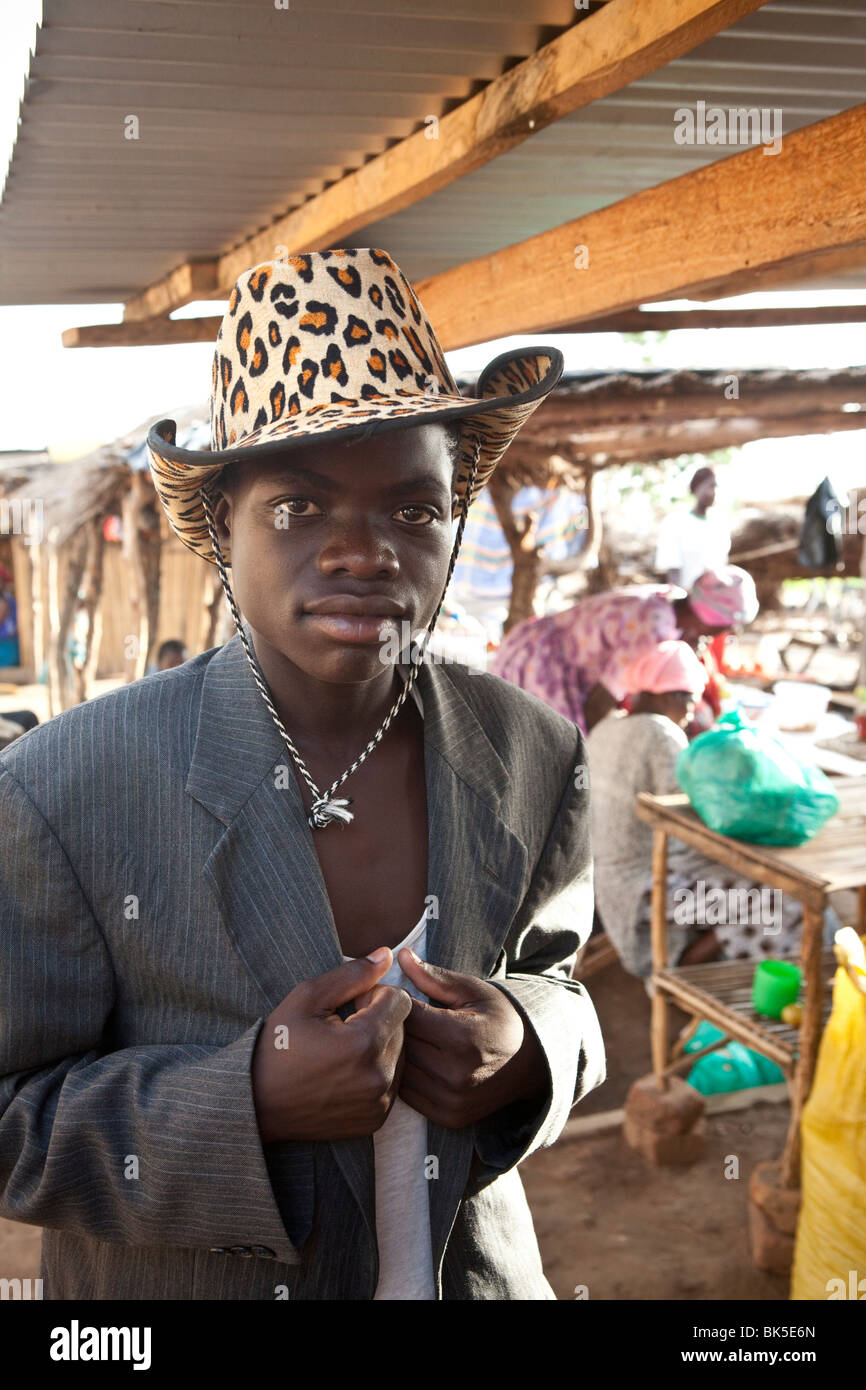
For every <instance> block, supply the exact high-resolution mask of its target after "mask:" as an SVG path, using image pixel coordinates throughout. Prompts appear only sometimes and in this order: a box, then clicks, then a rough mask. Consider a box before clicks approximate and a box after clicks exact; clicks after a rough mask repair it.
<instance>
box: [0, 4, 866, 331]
mask: <svg viewBox="0 0 866 1390" xmlns="http://www.w3.org/2000/svg"><path fill="white" fill-rule="evenodd" d="M289 5H290V8H289V9H286V10H278V9H276V7H275V6H274V5H272V4H270V3H263V2H262V3H260V0H240V2H239V0H176V3H168V2H167V0H45V3H44V19H43V25H42V28H41V30H40V32H39V36H38V41H37V45H36V52H35V57H34V59H33V63H32V68H31V73H30V78H29V80H28V83H27V87H26V92H25V97H24V101H23V103H22V122H21V126H20V128H19V134H18V139H17V142H16V145H15V149H14V152H13V157H12V160H11V163H10V170H9V175H8V179H7V184H6V188H5V192H4V196H3V200H2V204H0V302H3V303H6V304H13V303H82V302H99V301H116V300H120V299H125V298H128V297H130V296H131V295H132V294H134V293H136V292H138V291H140V290H142V289H144V288H145V287H146V286H147V285H149V284H151V283H153V282H154V281H156V280H159V279H161V278H162V277H163V276H164V275H166V274H167V273H168V272H170V271H171V270H173V269H174V268H175V267H176V266H177V265H179V264H181V263H182V262H184V261H186V260H188V259H201V258H207V257H210V256H214V255H217V254H219V253H221V252H223V251H225V250H227V249H229V248H230V247H232V246H234V245H236V244H237V243H238V242H239V241H242V240H243V239H244V238H245V237H247V236H249V235H251V234H252V233H254V232H256V231H258V230H260V229H261V228H263V227H266V226H267V225H268V224H269V223H270V222H271V221H273V219H275V218H276V217H278V216H280V215H281V214H282V213H285V212H287V211H289V210H291V209H292V208H293V207H295V206H297V205H298V204H299V203H301V202H303V201H304V200H305V199H306V198H307V197H308V196H310V195H312V194H314V193H316V192H318V191H319V190H321V189H322V188H323V187H324V186H325V185H326V184H327V183H328V182H330V181H332V180H334V179H337V178H339V177H340V176H341V175H342V174H344V173H346V172H349V171H350V170H351V169H353V168H357V167H359V166H360V165H361V164H363V163H364V162H365V161H366V160H367V159H369V158H370V157H372V156H374V155H375V154H378V153H380V152H381V151H382V150H384V149H385V148H387V147H388V145H389V144H391V143H393V142H395V141H397V140H399V139H402V138H404V137H405V136H406V135H408V134H410V133H411V132H412V131H413V130H415V129H417V128H419V126H421V125H423V122H424V118H425V116H429V115H442V114H444V113H445V112H446V111H447V110H450V109H452V108H453V106H454V105H456V104H459V102H461V101H463V100H465V99H466V97H468V96H469V95H471V94H472V93H474V92H475V91H477V90H478V89H479V87H480V86H482V85H483V84H484V83H485V82H487V81H489V80H490V79H491V78H493V77H495V76H497V75H498V74H499V73H500V72H502V71H503V70H505V68H506V67H508V66H510V65H511V64H512V63H513V62H514V61H517V60H519V59H520V58H522V57H525V56H526V55H527V54H529V53H531V52H533V51H535V50H536V49H537V48H539V47H541V46H542V45H543V44H544V43H546V42H549V40H550V39H551V38H553V37H555V35H556V33H558V32H560V31H561V29H562V28H563V27H565V26H567V25H568V24H570V23H571V22H573V21H574V19H575V9H574V5H573V0H497V3H496V4H495V5H491V4H490V0H360V3H355V0H323V2H322V3H321V4H317V3H316V0H289ZM580 18H582V16H581V15H580V14H578V20H579V19H580ZM698 101H705V102H706V103H707V104H708V105H711V106H712V105H717V106H722V107H725V108H729V107H731V106H751V105H756V106H761V107H773V108H780V109H781V110H782V112H783V127H782V128H783V131H784V132H786V133H787V132H790V131H792V130H794V129H796V128H797V127H798V126H802V125H807V124H810V123H812V122H813V121H816V120H820V119H821V118H823V117H825V116H829V115H833V114H836V113H838V112H839V111H841V110H844V109H845V108H846V107H849V106H853V105H857V104H859V103H861V102H863V101H866V0H849V3H845V4H842V3H839V0H836V3H833V0H774V3H770V4H768V5H766V6H765V7H764V8H763V9H761V10H759V11H757V12H756V13H754V14H753V15H751V16H749V17H748V18H746V19H743V20H742V21H740V23H738V24H736V25H735V26H733V27H732V28H731V29H730V30H728V31H727V32H725V33H723V34H720V35H718V36H716V37H715V38H713V39H711V40H709V41H708V42H707V43H704V44H702V45H701V46H700V47H699V48H697V49H694V50H693V51H692V52H691V53H689V54H687V55H686V56H684V57H683V58H680V59H677V60H675V61H674V62H672V63H670V64H668V65H667V66H666V67H664V68H662V69H660V70H659V71H657V72H655V73H653V74H651V75H650V76H648V77H645V78H642V79H641V80H639V81H637V82H635V83H633V84H632V85H631V86H629V87H628V88H626V89H624V90H623V91H621V92H618V93H615V94H614V95H612V96H609V97H606V98H604V99H603V100H601V101H598V102H596V103H594V104H593V105H592V106H591V107H587V108H585V109H583V110H581V111H578V112H576V113H575V114H574V115H572V116H570V117H566V118H565V119H563V120H561V121H559V122H558V123H556V124H555V125H553V126H550V127H548V128H547V129H544V130H540V131H539V132H538V133H537V134H536V135H534V136H533V137H532V138H531V139H529V140H527V141H525V142H524V143H523V144H521V145H519V146H517V147H516V148H515V149H514V150H512V151H511V152H510V153H508V154H505V155H503V156H501V157H500V158H499V159H496V160H494V161H493V162H492V163H490V164H488V165H486V166H484V167H483V168H481V169H479V170H477V171H475V172H473V173H471V174H468V175H466V176H465V177H464V178H462V179H460V180H459V181H458V182H456V183H454V184H452V185H450V186H449V187H447V188H445V189H443V190H442V191H441V192H439V193H436V194H434V195H433V196H431V197H429V198H427V199H426V200H425V201H424V202H423V203H419V204H416V205H415V206H413V207H410V208H408V209H406V210H405V211H403V212H401V213H398V214H396V215H395V216H392V217H389V218H387V219H386V220H384V221H381V222H377V223H375V224H373V225H372V226H370V227H368V228H365V229H364V231H363V232H360V233H356V234H355V237H354V238H353V239H354V240H355V241H356V242H358V243H363V244H366V245H380V246H384V247H386V248H387V249H388V250H389V251H390V252H391V254H392V255H393V256H394V257H395V259H396V260H397V261H398V262H399V264H400V265H401V266H402V268H403V269H404V270H405V271H406V273H407V274H408V275H409V276H410V278H412V279H422V278H424V277H426V276H428V275H431V274H435V273H436V272H438V271H440V270H444V269H447V268H448V267H450V266H452V265H455V264H458V263H460V262H461V261H465V260H467V259H469V258H471V257H475V256H480V255H484V254H486V253H488V252H491V251H495V250H498V249H500V248H501V247H503V246H505V245H510V244H512V243H514V242H517V241H521V240H523V239H524V238H525V237H528V236H531V235H533V234H535V233H536V232H539V231H543V230H545V229H547V228H549V227H553V226H556V225H558V224H559V223H561V222H564V221H567V220H568V219H570V218H574V217H578V216H580V215H582V214H584V213H587V212H590V211H593V210H595V209H597V208H600V207H603V206H605V205H607V204H609V203H612V202H615V201H617V200H618V199H620V198H623V197H626V196H627V195H629V194H631V193H634V192H637V191H639V190H641V189H643V188H646V187H649V186H651V185H653V184H656V183H659V182H662V181H663V180H666V179H670V178H673V177H676V176H677V175H678V174H681V173H684V172H686V171H688V170H690V169H694V168H698V167H700V166H701V165H703V164H706V163H709V162H711V161H713V160H715V159H718V158H724V157H726V156H728V155H730V154H731V153H732V150H731V149H730V147H719V146H709V145H704V146H700V145H691V146H689V145H678V144H677V143H676V142H675V140H674V112H675V111H676V110H677V109H678V108H680V107H685V106H691V107H694V106H695V105H696V103H697V102H698ZM128 116H136V117H137V118H138V122H139V139H138V140H128V139H125V138H124V121H125V119H126V118H127V117H128ZM672 254H675V248H672ZM826 283H833V284H843V283H846V284H852V285H866V272H864V273H863V274H862V275H859V276H858V275H856V274H853V273H852V274H850V275H848V276H847V277H836V278H835V279H834V280H832V281H830V280H828V281H827V282H826Z"/></svg>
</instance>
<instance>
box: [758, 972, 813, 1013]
mask: <svg viewBox="0 0 866 1390" xmlns="http://www.w3.org/2000/svg"><path fill="white" fill-rule="evenodd" d="M801 978H802V977H801V975H800V967H799V966H797V965H792V964H791V962H790V961H787V960H762V961H761V962H760V963H759V964H758V965H757V966H756V967H755V976H754V979H753V980H752V1008H753V1009H754V1010H755V1013H756V1014H764V1015H766V1017H768V1018H781V1016H782V1010H783V1009H784V1008H785V1007H786V1005H788V1004H793V1003H794V1002H795V1000H796V998H797V995H798V994H799V993H800V981H801Z"/></svg>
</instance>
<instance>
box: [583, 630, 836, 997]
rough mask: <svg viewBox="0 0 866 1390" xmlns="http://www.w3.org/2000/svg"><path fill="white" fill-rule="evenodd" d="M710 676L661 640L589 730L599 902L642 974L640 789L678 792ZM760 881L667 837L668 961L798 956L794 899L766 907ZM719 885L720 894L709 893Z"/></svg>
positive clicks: (645, 833) (645, 912) (646, 884)
mask: <svg viewBox="0 0 866 1390" xmlns="http://www.w3.org/2000/svg"><path fill="white" fill-rule="evenodd" d="M706 680H707V673H706V670H705V669H704V667H703V666H702V665H701V663H700V661H699V660H698V658H697V656H696V655H695V653H694V652H693V650H692V649H691V647H690V646H688V645H687V644H686V643H685V642H677V641H665V642H660V643H659V644H658V645H657V646H656V647H654V648H653V649H652V650H651V651H648V652H643V653H641V655H640V656H638V657H637V658H635V659H634V660H633V661H632V662H631V663H630V664H629V666H627V667H626V668H625V670H624V671H623V673H622V682H623V685H624V687H625V689H626V691H627V692H628V693H629V694H631V695H632V701H631V710H630V712H629V713H625V711H623V710H614V711H612V712H611V713H609V714H608V715H606V717H605V718H604V719H602V720H601V721H600V722H599V723H598V724H596V725H595V726H594V728H593V729H592V730H591V731H590V734H589V737H588V738H587V750H588V758H589V780H590V786H591V788H592V795H591V808H592V849H593V860H594V865H595V899H596V907H597V909H598V914H599V917H600V918H601V921H602V923H603V924H604V928H605V931H606V932H607V934H608V936H609V937H610V939H611V941H612V942H613V945H614V947H615V948H616V951H617V954H618V955H619V957H620V960H621V961H622V964H623V966H624V967H625V969H626V970H628V971H629V972H630V973H631V974H632V975H637V976H639V977H641V978H646V977H647V976H648V975H649V974H650V973H651V970H652V953H651V949H650V903H651V871H652V828H651V827H650V826H648V825H646V824H644V822H643V821H641V820H638V817H637V813H636V810H635V805H636V801H637V796H638V793H639V792H650V793H651V794H652V795H655V796H664V795H667V794H668V793H670V792H678V791H679V790H680V787H679V783H678V781H677V774H676V766H677V759H678V757H679V755H680V753H681V751H682V749H683V748H685V747H687V742H688V741H687V739H686V735H685V733H684V732H683V731H684V728H685V726H686V725H687V724H688V723H689V721H690V719H691V718H692V715H693V713H694V706H695V701H696V700H697V699H698V697H699V696H700V695H701V693H702V692H703V689H704V686H705V684H706ZM701 885H703V886H702V887H701ZM758 887H759V885H758V884H756V883H755V882H754V881H753V880H751V879H748V878H743V877H742V876H741V875H739V874H736V873H734V872H733V871H732V870H730V869H727V868H725V867H724V865H722V864H717V863H715V862H714V861H712V860H709V859H707V858H705V857H704V855H702V854H700V853H699V852H698V851H697V850H694V849H692V848H691V847H690V846H688V845H685V844H683V843H682V841H679V840H676V839H673V838H672V839H670V840H669V841H668V910H667V921H668V944H669V947H670V959H671V961H672V962H673V963H675V964H679V965H696V964H699V963H701V962H703V961H707V960H715V959H717V958H719V957H722V958H726V959H761V958H763V957H766V956H770V957H773V958H778V957H779V956H791V955H795V954H796V953H797V952H798V950H799V946H800V929H801V922H802V908H801V906H800V904H799V903H797V902H795V901H794V900H793V899H790V898H786V897H784V896H782V895H779V898H776V899H771V900H770V901H771V902H772V913H771V914H769V915H768V914H767V911H766V907H767V901H768V900H767V896H766V895H765V897H764V898H763V899H762V898H760V894H755V893H752V896H751V898H747V896H746V895H747V894H748V893H749V890H754V889H756V888H758ZM719 889H721V893H722V897H721V898H720V895H719V894H718V892H716V891H714V890H719ZM779 899H781V900H779ZM720 901H721V902H723V903H724V904H725V910H724V911H723V912H722V911H718V910H715V911H713V912H712V915H711V914H710V912H709V911H706V912H705V910H704V908H702V907H701V904H706V903H713V904H714V906H715V907H716V908H718V904H719V902H720ZM702 916H704V918H705V920H701V917H702ZM719 917H722V918H723V919H724V920H718V919H719ZM732 918H733V920H732ZM754 919H757V920H754ZM838 925H839V922H838V919H836V918H835V916H834V917H832V918H829V919H828V927H827V942H828V944H829V941H830V939H831V938H832V929H833V928H834V927H836V926H838Z"/></svg>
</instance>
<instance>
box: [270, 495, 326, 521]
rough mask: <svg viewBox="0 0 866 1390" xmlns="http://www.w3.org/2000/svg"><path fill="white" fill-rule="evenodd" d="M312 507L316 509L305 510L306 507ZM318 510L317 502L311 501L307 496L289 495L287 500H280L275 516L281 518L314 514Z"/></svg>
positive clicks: (275, 509)
mask: <svg viewBox="0 0 866 1390" xmlns="http://www.w3.org/2000/svg"><path fill="white" fill-rule="evenodd" d="M306 507H312V508H314V509H315V510H314V511H305V510H304V508H306ZM316 511H318V508H317V507H316V504H315V502H311V501H310V500H309V498H307V497H289V498H287V500H286V501H285V502H278V503H277V505H276V507H275V508H274V516H275V517H276V518H277V519H278V520H279V519H280V518H283V519H285V518H286V517H290V516H314V515H315V512H316Z"/></svg>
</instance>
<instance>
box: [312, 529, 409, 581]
mask: <svg viewBox="0 0 866 1390" xmlns="http://www.w3.org/2000/svg"><path fill="white" fill-rule="evenodd" d="M319 568H320V569H321V570H322V571H323V573H325V574H332V573H334V572H335V571H338V570H347V571H348V572H349V573H350V574H357V575H358V576H359V577H365V576H367V575H373V574H382V573H385V574H396V572H397V570H398V569H399V561H398V559H397V554H396V552H395V550H394V547H393V545H392V544H391V542H390V540H389V539H388V538H387V536H386V535H385V534H384V528H383V527H381V526H378V525H376V523H375V522H373V521H372V520H371V519H370V518H369V517H357V518H354V519H353V520H351V521H345V522H341V523H339V524H338V525H335V527H334V530H333V532H332V533H331V535H330V537H329V538H328V540H327V541H326V542H325V543H324V545H323V546H322V549H321V551H320V553H319Z"/></svg>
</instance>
